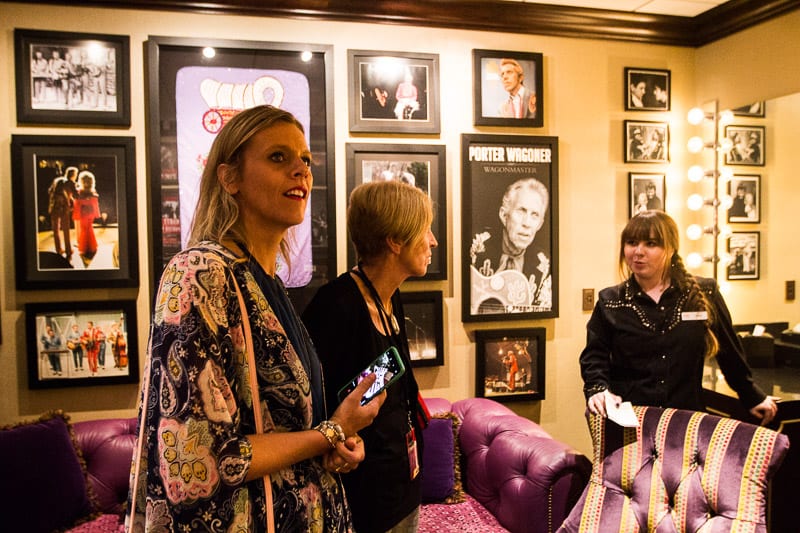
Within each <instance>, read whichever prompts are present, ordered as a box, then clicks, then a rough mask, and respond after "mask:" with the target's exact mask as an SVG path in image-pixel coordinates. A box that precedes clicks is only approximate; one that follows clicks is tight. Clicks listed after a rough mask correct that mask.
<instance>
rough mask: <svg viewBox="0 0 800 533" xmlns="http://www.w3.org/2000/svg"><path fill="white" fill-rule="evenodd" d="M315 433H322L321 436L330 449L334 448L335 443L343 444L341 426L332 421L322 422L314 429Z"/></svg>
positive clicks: (343, 438) (343, 437)
mask: <svg viewBox="0 0 800 533" xmlns="http://www.w3.org/2000/svg"><path fill="white" fill-rule="evenodd" d="M314 429H315V430H316V431H319V432H320V433H322V436H323V437H325V439H326V440H327V441H328V444H330V446H331V449H333V448H336V443H337V442H344V440H345V436H344V431H343V430H342V426H340V425H339V424H337V423H336V422H334V421H333V420H323V421H322V422H320V423H319V424H317V426H316V427H315V428H314Z"/></svg>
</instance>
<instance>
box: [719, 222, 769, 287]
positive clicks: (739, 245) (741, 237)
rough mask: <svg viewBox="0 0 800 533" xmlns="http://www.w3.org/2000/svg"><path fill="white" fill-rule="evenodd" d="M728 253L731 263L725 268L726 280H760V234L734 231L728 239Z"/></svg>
mask: <svg viewBox="0 0 800 533" xmlns="http://www.w3.org/2000/svg"><path fill="white" fill-rule="evenodd" d="M728 253H729V254H730V256H731V262H730V264H729V265H728V268H727V272H726V279H729V280H745V279H760V277H761V269H760V268H759V267H760V261H761V232H758V231H734V232H733V233H731V236H730V237H728Z"/></svg>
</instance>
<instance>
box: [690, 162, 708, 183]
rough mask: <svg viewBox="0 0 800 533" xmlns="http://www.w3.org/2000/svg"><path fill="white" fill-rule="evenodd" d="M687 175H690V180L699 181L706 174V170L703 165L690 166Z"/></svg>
mask: <svg viewBox="0 0 800 533" xmlns="http://www.w3.org/2000/svg"><path fill="white" fill-rule="evenodd" d="M686 175H687V176H688V177H689V181H691V182H692V183H697V182H698V181H700V180H702V179H703V176H705V175H706V171H705V169H704V168H703V167H702V166H701V165H692V166H690V167H689V170H688V171H687V172H686Z"/></svg>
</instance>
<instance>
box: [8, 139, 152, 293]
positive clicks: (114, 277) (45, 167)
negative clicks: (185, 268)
mask: <svg viewBox="0 0 800 533" xmlns="http://www.w3.org/2000/svg"><path fill="white" fill-rule="evenodd" d="M11 181H12V183H11V184H12V191H11V192H12V197H13V200H14V202H13V205H14V217H13V219H14V242H15V244H14V247H15V254H14V255H15V260H16V279H17V289H19V290H25V289H59V290H61V289H79V288H97V287H136V286H138V285H139V254H138V239H137V235H138V228H137V226H136V219H137V216H136V154H135V145H134V138H133V137H117V136H104V137H90V136H68V137H62V136H46V135H12V136H11Z"/></svg>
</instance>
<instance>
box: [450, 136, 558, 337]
mask: <svg viewBox="0 0 800 533" xmlns="http://www.w3.org/2000/svg"><path fill="white" fill-rule="evenodd" d="M461 150H462V152H461V157H462V172H461V176H462V186H463V190H462V206H461V213H462V235H463V236H464V242H465V245H464V246H463V247H462V248H463V252H462V253H463V256H462V260H461V263H462V268H463V270H462V284H463V285H462V305H463V307H462V316H461V319H462V320H463V321H464V322H480V321H491V320H531V319H537V318H555V317H557V316H558V138H557V137H537V136H525V135H480V134H463V135H462V136H461ZM467 243H469V245H468V246H467Z"/></svg>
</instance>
